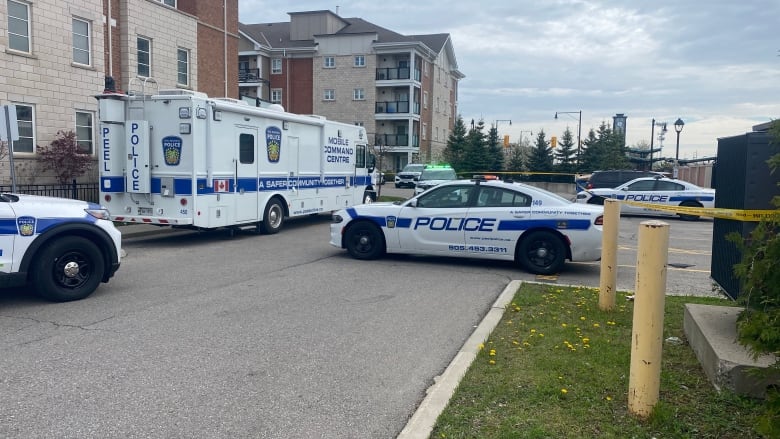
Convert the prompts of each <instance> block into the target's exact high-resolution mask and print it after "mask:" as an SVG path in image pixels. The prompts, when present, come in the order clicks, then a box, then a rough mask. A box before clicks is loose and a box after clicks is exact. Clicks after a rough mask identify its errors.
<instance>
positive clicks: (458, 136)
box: [444, 115, 468, 172]
mask: <svg viewBox="0 0 780 439" xmlns="http://www.w3.org/2000/svg"><path fill="white" fill-rule="evenodd" d="M467 147H468V142H467V140H466V124H465V123H463V116H460V115H459V116H458V118H457V119H455V126H454V127H453V129H452V131H451V132H450V135H449V137H448V138H447V146H446V147H445V148H444V159H445V160H447V162H448V163H449V164H450V166H452V168H453V169H455V171H456V172H459V171H461V170H462V169H463V168H464V163H465V155H466V149H467Z"/></svg>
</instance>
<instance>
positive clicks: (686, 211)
mask: <svg viewBox="0 0 780 439" xmlns="http://www.w3.org/2000/svg"><path fill="white" fill-rule="evenodd" d="M618 201H620V202H621V203H626V204H630V205H632V206H638V207H646V208H649V209H654V210H663V211H665V212H674V213H681V214H683V215H695V216H706V217H711V218H720V219H728V220H735V221H761V220H768V219H780V211H778V210H741V209H726V208H722V207H688V206H669V205H664V204H655V203H645V202H642V201H627V200H618Z"/></svg>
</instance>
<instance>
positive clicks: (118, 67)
mask: <svg viewBox="0 0 780 439" xmlns="http://www.w3.org/2000/svg"><path fill="white" fill-rule="evenodd" d="M109 2H110V3H111V18H112V19H114V20H116V26H114V27H111V23H110V21H109V22H108V23H106V26H105V27H104V28H103V41H104V44H105V46H104V50H103V62H104V65H105V69H106V71H105V72H104V73H105V75H106V76H112V77H113V78H114V83H115V84H116V87H117V89H119V88H120V85H121V84H122V56H121V51H122V46H121V45H120V40H119V34H120V32H119V0H104V1H103V16H104V17H107V16H108V5H109ZM109 32H111V50H109V45H108V33H109ZM109 57H110V58H112V59H111V60H109ZM110 61H113V66H112V65H111V62H110ZM109 68H110V69H111V70H112V71H109Z"/></svg>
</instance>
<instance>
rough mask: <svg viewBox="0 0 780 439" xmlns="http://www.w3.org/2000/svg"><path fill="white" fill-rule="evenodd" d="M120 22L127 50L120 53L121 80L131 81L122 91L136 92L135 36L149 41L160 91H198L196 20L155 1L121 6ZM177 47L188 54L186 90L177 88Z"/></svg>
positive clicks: (135, 0) (137, 0)
mask: <svg viewBox="0 0 780 439" xmlns="http://www.w3.org/2000/svg"><path fill="white" fill-rule="evenodd" d="M119 20H120V23H119V27H120V29H121V30H122V32H123V33H122V37H121V38H122V42H121V46H122V47H124V48H129V50H125V51H124V53H122V57H123V58H122V69H123V71H122V77H123V78H130V79H129V80H128V83H126V84H121V87H122V89H123V90H128V91H129V90H132V89H133V88H136V89H137V87H138V84H139V83H140V82H139V79H137V78H138V70H137V67H138V55H137V51H136V50H135V48H136V45H137V38H138V37H144V38H147V39H149V40H151V43H152V44H151V47H152V68H151V78H153V79H154V80H155V81H156V82H157V85H158V87H159V89H172V88H187V89H192V90H196V89H197V86H198V77H197V68H196V66H197V65H198V53H197V47H198V21H197V19H196V18H195V17H193V16H191V15H189V14H186V13H184V12H181V11H179V10H176V9H172V8H166V7H164V6H163V5H161V4H160V3H159V2H156V1H152V0H128V1H126V2H125V3H124V4H123V10H122V11H121V12H120V19H119ZM178 48H183V49H186V50H189V52H190V84H189V87H181V86H177V74H178V66H177V58H176V53H177V49H178ZM132 78H136V79H132ZM236 80H237V79H236ZM131 83H134V84H135V85H134V87H131V86H130V85H131Z"/></svg>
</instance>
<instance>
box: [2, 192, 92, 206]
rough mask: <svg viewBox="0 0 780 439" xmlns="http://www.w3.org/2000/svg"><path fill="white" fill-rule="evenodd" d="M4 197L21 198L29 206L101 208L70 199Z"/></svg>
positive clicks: (32, 196) (25, 196)
mask: <svg viewBox="0 0 780 439" xmlns="http://www.w3.org/2000/svg"><path fill="white" fill-rule="evenodd" d="M3 195H8V196H11V197H16V198H19V202H24V204H25V205H27V206H30V205H33V204H38V205H48V206H51V205H58V206H71V207H83V208H85V209H86V208H88V207H89V208H92V209H97V208H99V207H100V206H98V205H97V204H94V203H89V202H87V201H81V200H72V199H70V198H57V197H45V196H41V195H27V194H12V193H5V194H3Z"/></svg>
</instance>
